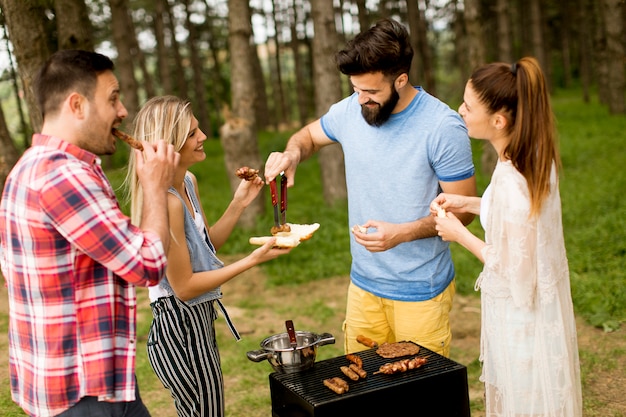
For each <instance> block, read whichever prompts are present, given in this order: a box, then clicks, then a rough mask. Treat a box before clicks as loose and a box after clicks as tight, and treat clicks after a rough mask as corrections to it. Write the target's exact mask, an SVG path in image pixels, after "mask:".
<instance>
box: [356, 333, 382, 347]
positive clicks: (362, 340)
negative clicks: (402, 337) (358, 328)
mask: <svg viewBox="0 0 626 417" xmlns="http://www.w3.org/2000/svg"><path fill="white" fill-rule="evenodd" d="M356 341H357V342H359V343H360V344H362V345H364V346H367V347H368V348H375V347H378V343H376V342H375V341H374V340H372V339H370V338H369V337H365V336H363V335H361V334H360V335H358V336H357V337H356Z"/></svg>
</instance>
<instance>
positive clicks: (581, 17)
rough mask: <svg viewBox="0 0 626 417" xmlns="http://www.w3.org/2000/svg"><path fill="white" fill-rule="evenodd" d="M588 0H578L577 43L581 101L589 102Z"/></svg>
mask: <svg viewBox="0 0 626 417" xmlns="http://www.w3.org/2000/svg"><path fill="white" fill-rule="evenodd" d="M588 16H589V3H588V0H579V1H578V15H577V21H578V43H579V45H580V63H579V65H580V79H581V84H582V88H583V101H584V102H585V103H589V101H590V96H589V89H590V88H591V60H592V58H591V55H592V54H591V44H590V43H591V42H590V40H591V39H592V38H593V37H592V34H591V30H590V29H589V18H588Z"/></svg>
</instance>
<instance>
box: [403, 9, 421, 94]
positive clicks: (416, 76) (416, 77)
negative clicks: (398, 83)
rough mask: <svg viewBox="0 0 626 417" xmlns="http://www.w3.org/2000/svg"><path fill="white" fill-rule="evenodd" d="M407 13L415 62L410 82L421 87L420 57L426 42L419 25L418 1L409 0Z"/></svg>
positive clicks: (412, 64) (413, 61)
mask: <svg viewBox="0 0 626 417" xmlns="http://www.w3.org/2000/svg"><path fill="white" fill-rule="evenodd" d="M406 12H407V16H408V19H409V36H410V39H411V46H412V47H413V60H412V61H411V70H410V71H409V82H410V83H411V84H412V85H421V83H422V82H424V79H423V78H421V75H422V74H423V68H422V62H423V61H422V59H421V57H420V51H421V49H422V47H421V43H422V42H423V41H424V40H423V39H420V33H419V29H418V28H419V25H420V11H419V5H418V2H417V1H411V0H407V2H406Z"/></svg>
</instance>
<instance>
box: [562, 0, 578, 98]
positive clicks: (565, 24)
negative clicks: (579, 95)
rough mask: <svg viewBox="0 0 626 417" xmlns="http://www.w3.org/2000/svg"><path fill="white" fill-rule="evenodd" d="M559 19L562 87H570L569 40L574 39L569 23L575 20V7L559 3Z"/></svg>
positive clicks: (568, 3) (570, 57) (570, 53)
mask: <svg viewBox="0 0 626 417" xmlns="http://www.w3.org/2000/svg"><path fill="white" fill-rule="evenodd" d="M559 7H560V13H561V15H562V16H563V18H562V19H561V31H560V38H561V39H560V40H561V62H562V63H563V87H565V88H569V87H570V86H571V85H572V51H571V41H570V39H571V38H572V37H574V33H572V25H571V22H572V21H574V20H575V14H576V7H575V5H572V4H571V3H570V2H559Z"/></svg>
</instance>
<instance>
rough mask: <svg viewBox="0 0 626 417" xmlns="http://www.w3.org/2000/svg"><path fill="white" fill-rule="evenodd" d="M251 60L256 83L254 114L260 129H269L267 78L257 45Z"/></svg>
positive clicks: (253, 47) (252, 48)
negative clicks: (264, 74)
mask: <svg viewBox="0 0 626 417" xmlns="http://www.w3.org/2000/svg"><path fill="white" fill-rule="evenodd" d="M250 60H251V65H252V76H253V77H254V78H253V81H254V91H255V92H256V94H255V100H254V114H255V119H256V123H257V127H258V128H259V129H267V128H268V127H270V126H271V125H272V117H271V116H270V109H269V104H268V102H267V89H266V84H265V77H264V76H263V68H262V67H261V60H260V59H259V51H258V50H257V46H256V45H255V44H253V45H252V47H251V50H250Z"/></svg>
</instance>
